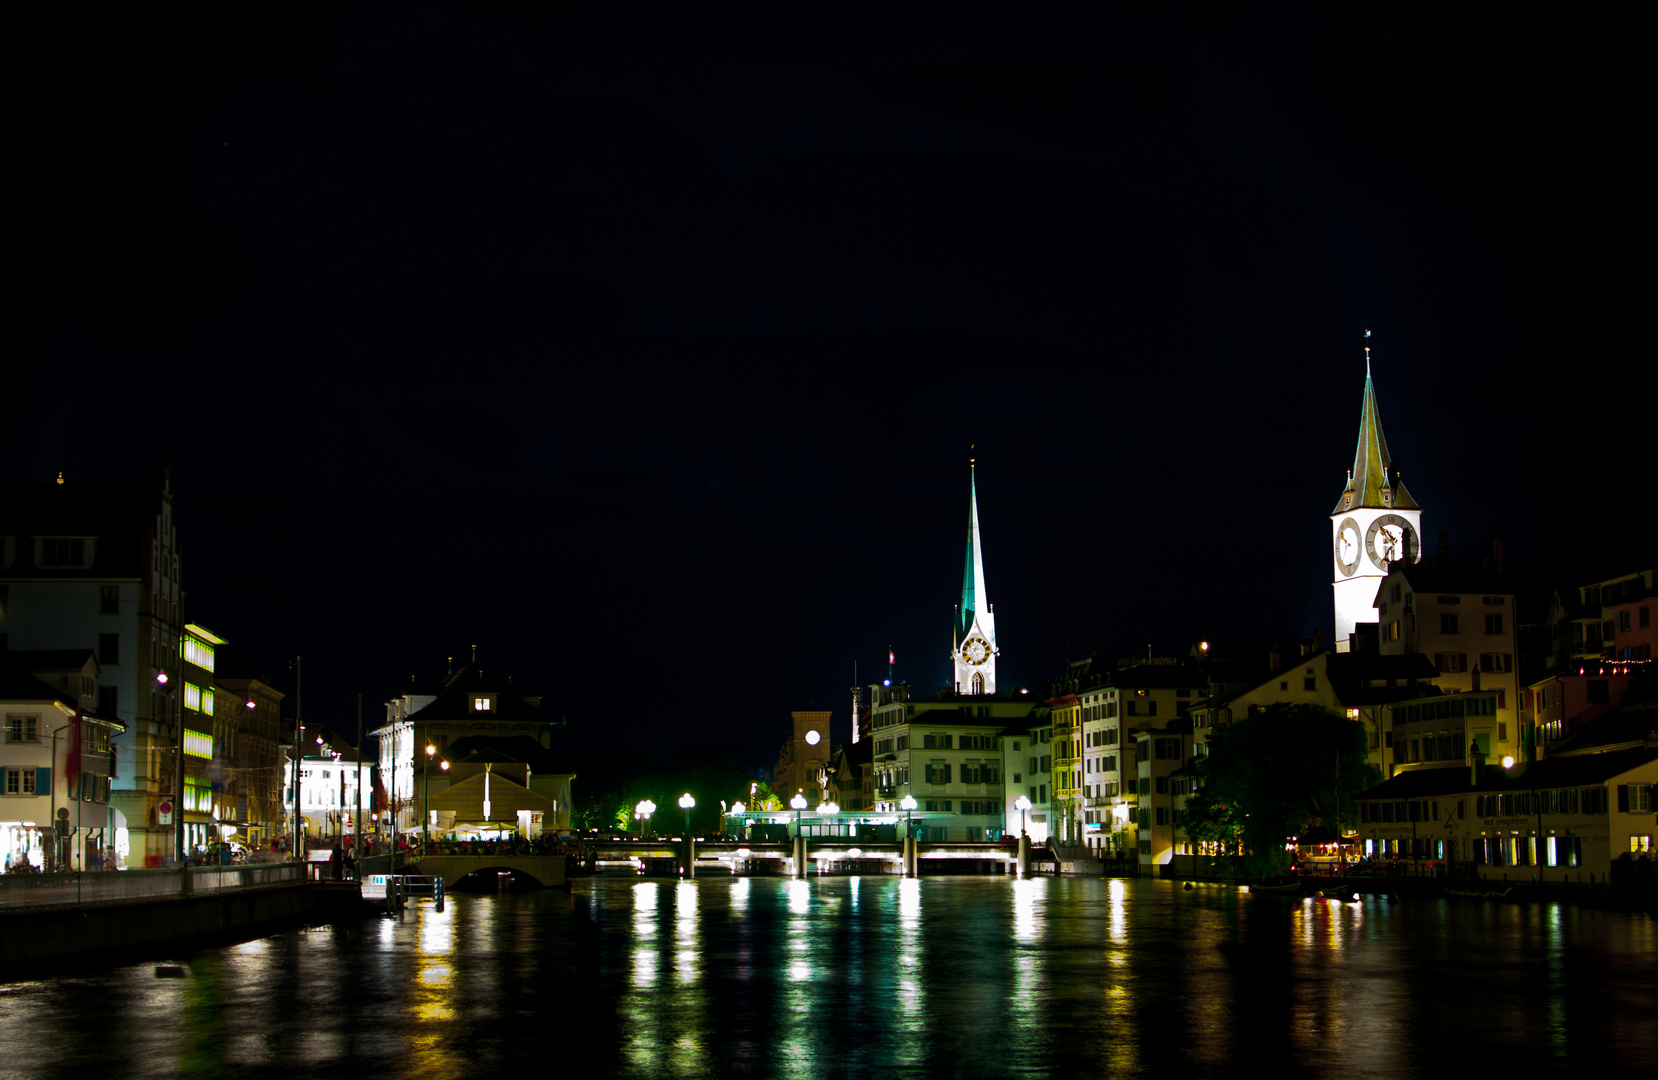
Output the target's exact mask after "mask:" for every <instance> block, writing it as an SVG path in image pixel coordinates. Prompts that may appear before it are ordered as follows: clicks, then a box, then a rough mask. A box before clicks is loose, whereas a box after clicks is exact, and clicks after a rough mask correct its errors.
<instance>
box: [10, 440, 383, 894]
mask: <svg viewBox="0 0 1658 1080" xmlns="http://www.w3.org/2000/svg"><path fill="white" fill-rule="evenodd" d="M183 569H184V567H183V559H182V557H181V553H180V545H179V536H178V530H177V527H176V525H175V524H174V516H173V492H172V484H171V475H170V470H169V469H168V467H167V466H166V465H165V464H162V465H161V466H160V467H159V468H158V469H157V470H156V472H155V474H154V476H153V477H152V479H151V480H149V481H147V482H143V483H132V484H96V483H93V484H87V483H75V482H66V481H65V479H64V478H63V477H62V476H61V475H60V476H59V477H58V478H57V480H56V481H55V482H51V483H11V484H5V485H0V718H3V720H4V724H5V730H4V736H3V741H0V772H3V776H4V789H3V791H0V857H3V858H4V862H5V868H6V869H7V870H8V871H13V872H18V871H28V870H35V871H57V870H93V869H117V868H120V869H126V868H134V869H136V868H153V867H159V866H165V865H171V864H173V863H175V862H177V861H178V860H179V859H180V858H190V857H200V856H202V855H205V854H206V853H207V852H208V851H210V850H211V849H212V848H213V846H214V845H215V844H222V843H224V842H225V841H232V842H235V843H239V844H242V845H246V846H250V847H262V846H265V845H266V844H267V843H268V842H269V841H271V840H274V839H276V838H277V837H279V836H282V835H284V834H285V833H287V832H289V831H291V821H292V818H291V811H292V790H291V789H292V787H293V781H294V775H293V774H294V772H295V771H296V769H297V771H299V773H300V777H301V779H300V790H301V800H300V802H301V806H300V809H301V812H302V816H301V820H302V821H303V822H304V827H305V829H306V831H307V832H308V833H309V834H311V835H313V836H339V835H341V834H342V833H343V832H344V831H345V830H346V829H348V828H350V827H351V826H352V825H354V824H355V823H354V822H353V821H352V815H353V814H354V813H355V807H356V806H357V805H359V802H361V803H362V804H363V805H367V803H368V801H369V800H370V798H371V792H370V791H369V787H370V785H371V776H372V768H373V767H372V763H369V764H364V765H361V766H359V765H358V764H357V763H356V750H355V747H354V746H353V745H352V744H351V742H350V741H348V740H346V739H344V738H342V737H341V736H340V735H339V734H337V733H336V731H334V730H332V729H330V728H328V727H325V726H322V725H312V727H311V730H309V731H308V732H306V733H305V737H304V739H303V740H302V743H301V750H302V752H301V753H300V755H299V761H298V762H297V763H296V762H295V761H294V755H293V747H294V739H295V736H296V734H297V733H298V731H297V727H296V725H295V724H294V722H293V721H292V720H286V721H285V720H284V719H283V717H282V712H283V699H284V697H285V694H284V692H283V691H282V690H280V689H278V686H277V680H275V679H273V678H272V677H271V676H270V675H269V674H267V673H266V671H265V669H263V668H261V667H260V666H259V665H258V664H257V663H256V662H254V661H253V660H252V659H251V658H250V657H248V656H247V655H246V654H244V653H243V652H241V651H240V650H238V649H236V648H235V647H234V646H232V645H231V644H230V642H229V641H227V640H226V639H225V638H224V637H222V636H220V635H219V634H217V633H215V632H214V631H213V630H211V629H209V628H208V627H207V626H206V625H203V624H202V623H201V622H197V621H193V620H192V619H191V617H190V616H189V615H187V614H186V612H185V594H184V589H183V587H182V584H181V580H182V574H183ZM359 784H361V790H359Z"/></svg>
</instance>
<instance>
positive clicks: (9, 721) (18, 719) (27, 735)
mask: <svg viewBox="0 0 1658 1080" xmlns="http://www.w3.org/2000/svg"><path fill="white" fill-rule="evenodd" d="M6 741H7V742H21V743H32V742H39V741H40V717H38V716H23V715H21V714H18V713H8V714H7V716H6Z"/></svg>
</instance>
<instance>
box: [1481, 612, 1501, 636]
mask: <svg viewBox="0 0 1658 1080" xmlns="http://www.w3.org/2000/svg"><path fill="white" fill-rule="evenodd" d="M1485 632H1486V633H1487V634H1500V633H1502V632H1503V617H1502V615H1500V614H1498V615H1487V616H1486V617H1485Z"/></svg>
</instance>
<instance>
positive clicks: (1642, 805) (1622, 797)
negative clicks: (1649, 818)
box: [1618, 784, 1653, 814]
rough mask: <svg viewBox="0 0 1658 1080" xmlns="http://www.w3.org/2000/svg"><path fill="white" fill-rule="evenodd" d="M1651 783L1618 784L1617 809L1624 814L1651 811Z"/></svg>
mask: <svg viewBox="0 0 1658 1080" xmlns="http://www.w3.org/2000/svg"><path fill="white" fill-rule="evenodd" d="M1652 810H1653V806H1652V785H1651V784H1619V785H1618V811H1619V812H1620V813H1625V814H1650V813H1652Z"/></svg>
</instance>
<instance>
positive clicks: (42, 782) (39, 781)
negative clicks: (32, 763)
mask: <svg viewBox="0 0 1658 1080" xmlns="http://www.w3.org/2000/svg"><path fill="white" fill-rule="evenodd" d="M51 793H52V770H51V769H50V768H39V769H36V770H35V794H36V795H50V794H51Z"/></svg>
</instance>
